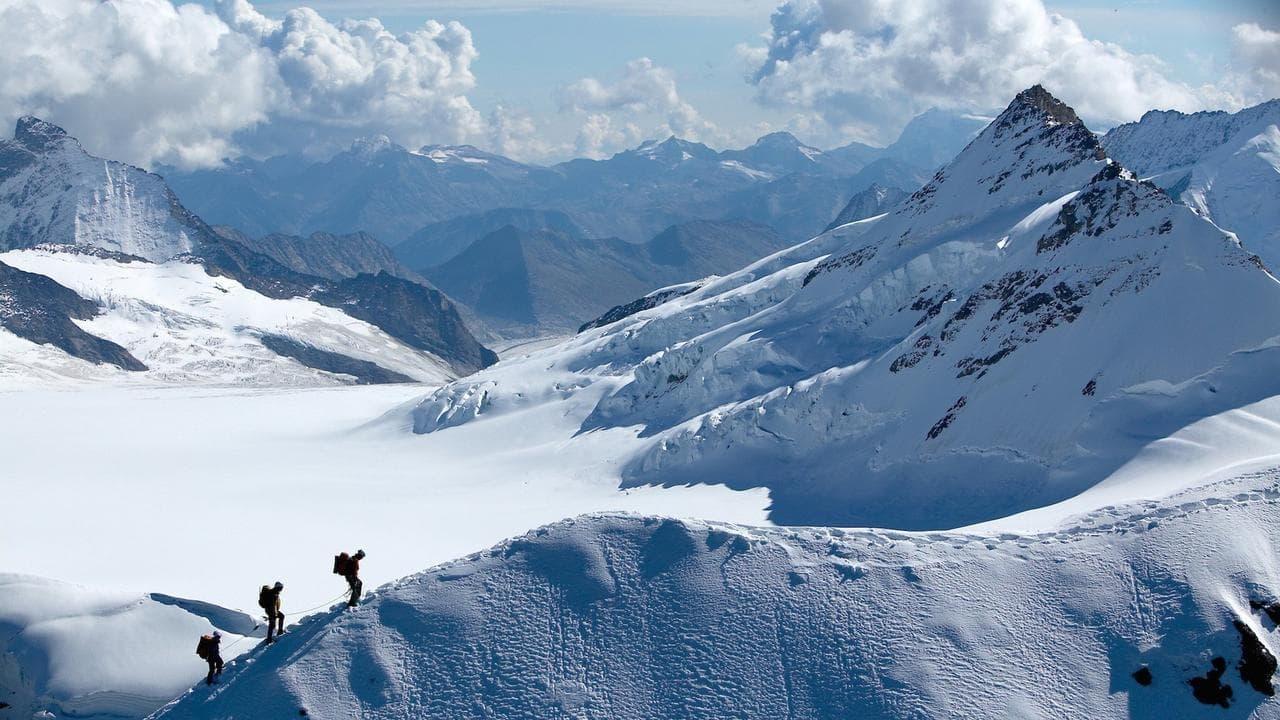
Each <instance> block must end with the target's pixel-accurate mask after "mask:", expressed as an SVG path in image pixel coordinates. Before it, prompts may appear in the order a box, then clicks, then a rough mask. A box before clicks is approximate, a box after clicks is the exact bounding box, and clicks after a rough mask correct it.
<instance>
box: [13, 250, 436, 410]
mask: <svg viewBox="0 0 1280 720" xmlns="http://www.w3.org/2000/svg"><path fill="white" fill-rule="evenodd" d="M0 262H2V263H4V264H5V265H6V266H12V267H14V268H17V269H19V270H21V271H24V272H25V273H26V274H28V275H29V276H31V277H34V278H40V279H42V281H43V282H44V283H46V284H49V283H57V284H58V285H59V286H62V287H63V288H64V289H63V292H65V293H68V294H72V295H74V296H75V297H76V298H83V300H81V303H83V304H84V306H85V307H86V308H92V312H88V313H84V314H83V315H80V316H75V317H77V320H76V324H75V325H72V328H74V330H75V331H78V332H79V333H81V334H86V335H87V336H88V337H92V338H95V339H98V342H99V343H100V344H104V345H106V346H108V347H109V348H110V349H113V350H114V352H115V353H116V354H118V355H121V356H122V357H121V358H119V362H114V364H116V365H120V366H121V367H123V368H125V369H128V370H141V371H143V372H136V373H133V375H134V377H131V378H129V381H142V382H161V383H178V384H191V383H217V384H234V385H259V386H263V385H276V386H297V385H317V384H318V385H330V384H339V383H343V382H352V381H361V382H368V381H380V382H404V381H406V380H409V379H412V380H416V381H422V382H442V381H445V380H448V379H450V378H452V377H456V374H455V372H454V370H453V369H452V368H451V367H450V366H449V365H448V363H446V362H444V361H443V360H441V359H440V358H439V357H437V356H434V355H430V354H427V353H425V352H422V351H421V350H420V349H419V348H418V347H417V345H426V343H425V342H424V343H412V344H411V343H410V342H408V341H406V340H400V339H398V337H397V336H404V337H406V338H409V340H412V339H413V338H412V335H411V334H410V333H408V332H397V333H396V336H393V335H392V334H391V333H390V332H388V331H385V330H382V329H381V328H380V327H378V326H376V325H374V324H371V323H369V322H366V321H362V320H360V319H357V318H356V317H354V316H353V315H351V314H349V313H344V312H342V311H340V310H338V309H335V308H333V307H329V306H327V304H322V303H320V302H317V301H316V300H314V299H306V298H302V297H284V298H274V297H269V296H265V295H263V294H261V293H259V292H256V291H254V290H253V289H251V288H246V287H245V286H244V285H242V284H241V283H239V282H237V281H235V280H233V279H230V278H226V277H217V276H212V275H210V274H208V273H207V272H205V271H204V269H203V268H202V267H201V266H200V265H197V264H194V263H185V262H170V263H148V262H145V261H142V260H136V259H135V260H129V259H124V258H115V257H95V256H93V255H88V254H81V253H72V252H66V251H64V250H58V249H45V248H42V249H32V250H12V251H9V252H7V253H0ZM364 277H366V278H367V277H369V276H364ZM410 284H411V283H410ZM366 302H367V301H366ZM39 307H40V308H41V312H45V313H48V312H52V311H53V310H54V309H55V308H57V307H59V306H58V305H55V304H53V303H51V302H50V301H49V298H48V297H47V296H42V297H41V298H40V304H39ZM64 317H65V316H64ZM66 324H71V321H67V323H66ZM393 330H398V328H394V327H393ZM19 334H21V333H19ZM24 337H26V336H24ZM29 339H31V340H32V341H34V342H48V341H50V340H53V341H56V340H57V337H56V336H55V337H54V338H50V339H38V338H34V337H32V338H29ZM283 339H287V340H288V341H290V342H292V343H294V346H298V345H300V346H304V347H306V348H309V349H310V351H311V352H310V353H300V352H299V351H298V350H297V349H296V347H290V346H287V345H286V344H285V343H284V342H283ZM281 349H286V350H288V351H287V352H279V351H280V350H281ZM73 350H76V351H74V352H71V353H70V354H71V355H73V356H74V357H77V358H83V359H88V360H90V361H98V360H99V358H97V357H95V356H94V355H93V354H88V353H86V352H84V351H83V348H73ZM322 353H328V356H325V355H323V354H322ZM106 357H108V358H113V359H114V358H115V356H114V355H107V356H106ZM103 359H105V358H103ZM10 361H12V358H10V357H8V356H6V358H5V362H10ZM359 363H367V364H368V365H371V366H373V367H366V366H362V365H360V364H359ZM45 367H46V368H47V369H49V370H52V371H53V372H54V373H55V374H57V375H62V376H64V377H73V378H74V377H83V376H85V375H86V373H85V372H84V371H83V369H82V368H80V367H79V366H78V364H76V363H69V364H63V365H53V366H51V367H50V366H49V365H47V364H45ZM375 368H377V369H375ZM353 370H359V372H352V371H353ZM108 377H113V376H108ZM118 379H119V380H124V378H118Z"/></svg>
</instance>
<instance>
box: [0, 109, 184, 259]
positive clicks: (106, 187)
mask: <svg viewBox="0 0 1280 720" xmlns="http://www.w3.org/2000/svg"><path fill="white" fill-rule="evenodd" d="M198 240H199V238H198V237H197V236H196V233H195V232H193V230H192V228H191V227H190V226H189V223H188V222H187V220H186V218H185V217H184V211H183V210H182V207H181V205H179V204H178V201H177V199H176V198H175V197H174V195H173V193H172V192H170V191H169V188H168V187H166V186H165V184H164V181H163V180H161V179H160V178H159V177H157V176H155V175H152V174H150V173H147V172H145V171H143V170H140V169H138V168H135V167H132V166H130V165H125V164H124V163H119V162H113V161H110V160H102V159H99V158H95V157H92V156H90V155H89V154H88V153H86V152H85V151H84V150H83V149H82V148H81V147H80V143H78V142H77V141H76V140H75V138H73V137H70V136H69V135H67V133H66V132H65V131H64V130H63V129H62V128H60V127H57V126H56V125H52V124H50V123H47V122H44V121H42V120H39V119H37V118H34V117H30V116H27V117H22V118H20V119H19V120H18V124H17V128H16V129H15V131H14V137H13V139H12V140H0V249H11V248H21V247H31V246H34V245H39V244H43V243H61V244H77V245H92V246H95V247H100V248H103V249H105V250H111V251H115V252H120V253H124V254H127V255H136V256H140V257H143V258H146V259H148V260H152V261H160V260H168V259H169V258H172V257H174V256H175V255H179V254H181V253H185V252H190V251H191V250H193V249H195V246H196V243H197V242H198Z"/></svg>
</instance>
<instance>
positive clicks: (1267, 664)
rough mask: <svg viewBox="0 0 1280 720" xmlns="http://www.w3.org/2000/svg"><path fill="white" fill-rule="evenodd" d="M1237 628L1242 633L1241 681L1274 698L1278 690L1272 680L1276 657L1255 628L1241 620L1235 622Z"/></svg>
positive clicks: (1274, 672)
mask: <svg viewBox="0 0 1280 720" xmlns="http://www.w3.org/2000/svg"><path fill="white" fill-rule="evenodd" d="M1235 627H1236V632H1238V633H1240V665H1239V668H1240V679H1241V680H1244V681H1245V682H1247V683H1249V686H1250V687H1252V688H1253V689H1254V690H1257V691H1258V692H1260V693H1262V694H1263V695H1266V696H1267V697H1272V696H1274V695H1275V694H1276V689H1275V686H1274V685H1272V683H1271V678H1272V677H1273V676H1274V675H1275V674H1276V658H1275V656H1274V655H1272V654H1271V651H1270V650H1267V646H1266V645H1263V644H1262V641H1261V640H1259V639H1258V635H1257V634H1256V633H1254V632H1253V628H1251V627H1249V626H1248V625H1246V624H1245V623H1243V622H1241V621H1240V620H1236V621H1235Z"/></svg>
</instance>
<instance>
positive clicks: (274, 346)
mask: <svg viewBox="0 0 1280 720" xmlns="http://www.w3.org/2000/svg"><path fill="white" fill-rule="evenodd" d="M261 340H262V344H263V345H266V346H267V347H268V348H270V349H271V351H272V352H274V353H276V354H277V355H283V356H285V357H290V358H293V359H294V360H297V361H298V362H300V363H302V364H303V365H306V366H307V367H309V368H315V369H316V370H323V371H325V372H330V373H336V374H338V375H349V376H351V377H353V378H355V379H356V383H357V384H359V385H382V384H386V383H407V382H413V378H411V377H408V376H405V375H401V374H400V373H398V372H394V371H391V370H387V369H386V368H383V367H379V366H378V365H377V364H375V363H371V362H369V361H368V360H358V359H356V358H351V357H347V356H346V355H340V354H338V353H335V352H329V351H328V350H321V349H320V348H317V347H314V346H311V345H305V344H303V343H300V342H298V341H297V340H294V339H292V338H287V337H284V336H283V335H263V336H262V338H261Z"/></svg>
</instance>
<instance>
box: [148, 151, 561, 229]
mask: <svg viewBox="0 0 1280 720" xmlns="http://www.w3.org/2000/svg"><path fill="white" fill-rule="evenodd" d="M163 172H164V174H165V177H166V178H167V179H168V180H169V182H170V183H171V184H172V186H173V188H174V190H175V191H176V192H177V193H178V194H179V195H180V196H181V197H182V198H183V200H184V202H186V203H187V204H188V206H189V207H191V208H192V209H193V210H195V211H196V212H197V213H199V214H200V215H201V216H202V217H205V218H207V219H209V220H210V221H212V222H214V223H217V224H220V225H229V226H232V227H236V228H239V229H240V230H242V231H244V232H246V233H248V234H250V235H253V236H255V237H256V236H261V235H268V234H271V233H284V234H293V235H308V234H310V233H312V232H331V233H339V234H342V233H354V232H359V231H364V232H368V233H370V234H372V235H374V236H375V237H377V238H379V239H381V240H383V241H386V242H387V243H389V244H392V245H394V244H396V243H397V242H399V241H400V240H403V239H404V238H406V237H408V236H409V235H410V234H411V233H412V232H413V231H415V230H417V229H418V228H420V227H422V226H424V225H427V224H429V223H433V222H439V221H442V220H446V219H449V218H452V217H457V216H459V215H466V214H472V213H476V212H482V211H485V210H489V209H491V208H495V207H509V206H511V205H523V204H526V203H527V202H529V199H530V198H531V197H533V195H534V194H535V193H536V192H538V191H539V189H540V188H542V187H543V186H544V185H545V183H547V182H550V181H552V180H554V177H552V176H551V175H550V174H549V173H548V171H547V170H545V169H543V168H537V167H534V166H529V165H523V164H521V163H517V162H515V161H512V160H509V159H507V158H504V157H500V156H498V155H493V154H490V153H485V152H483V151H480V150H477V149H476V148H472V147H469V146H458V147H439V146H428V147H424V148H421V149H420V150H416V151H415V150H408V149H406V148H403V147H400V146H398V145H395V144H394V143H392V142H391V141H389V140H388V139H387V138H385V137H376V138H368V139H364V140H359V141H357V142H355V143H353V144H352V147H351V148H350V149H349V150H347V151H345V152H342V153H339V154H337V155H335V156H334V157H332V158H330V159H328V160H325V161H322V162H318V163H317V162H308V161H305V160H303V159H301V158H277V159H273V160H267V161H255V160H248V159H242V160H238V161H236V162H234V163H232V164H230V165H229V166H228V167H227V168H225V169H214V170H198V171H194V172H190V173H187V172H182V171H179V170H177V169H175V168H165V169H164V171H163Z"/></svg>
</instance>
